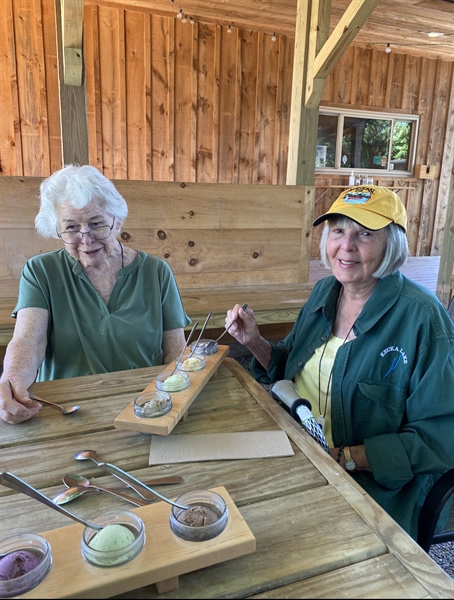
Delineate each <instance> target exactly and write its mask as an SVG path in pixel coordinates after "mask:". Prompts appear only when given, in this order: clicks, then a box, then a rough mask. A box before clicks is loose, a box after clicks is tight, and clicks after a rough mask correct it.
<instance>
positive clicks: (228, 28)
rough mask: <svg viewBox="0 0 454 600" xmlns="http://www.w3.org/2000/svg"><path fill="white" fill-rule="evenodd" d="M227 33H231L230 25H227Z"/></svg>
mask: <svg viewBox="0 0 454 600" xmlns="http://www.w3.org/2000/svg"><path fill="white" fill-rule="evenodd" d="M227 33H232V28H231V27H230V25H229V26H228V27H227Z"/></svg>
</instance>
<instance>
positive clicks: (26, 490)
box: [0, 471, 103, 529]
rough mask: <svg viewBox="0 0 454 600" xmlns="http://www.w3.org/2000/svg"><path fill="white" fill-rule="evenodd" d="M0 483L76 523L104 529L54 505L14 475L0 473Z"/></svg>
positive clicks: (5, 472)
mask: <svg viewBox="0 0 454 600" xmlns="http://www.w3.org/2000/svg"><path fill="white" fill-rule="evenodd" d="M0 483H2V484H3V485H5V486H6V487H9V488H11V489H12V490H16V491H17V492H22V493H23V494H26V495H27V496H30V498H33V499H34V500H38V502H41V503H42V504H45V505H46V506H49V507H50V508H53V509H54V510H56V511H57V512H60V513H62V514H64V515H66V516H67V517H69V518H70V519H74V521H77V522H78V523H82V525H85V526H86V527H90V528H91V529H103V525H95V524H94V523H90V522H89V521H85V519H82V518H81V517H78V516H76V515H74V514H73V513H72V512H69V510H66V508H62V507H61V506H59V505H58V504H54V503H53V502H52V500H51V499H50V498H48V497H47V496H45V495H44V494H41V492H38V490H37V489H35V488H34V487H32V486H31V485H29V484H28V483H26V482H25V481H24V480H23V479H20V478H19V477H17V476H16V475H13V473H8V471H4V472H3V473H0Z"/></svg>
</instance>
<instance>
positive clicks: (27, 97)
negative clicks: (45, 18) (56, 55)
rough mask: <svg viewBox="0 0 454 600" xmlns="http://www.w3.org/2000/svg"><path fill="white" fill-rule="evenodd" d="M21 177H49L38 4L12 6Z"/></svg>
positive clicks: (20, 1)
mask: <svg viewBox="0 0 454 600" xmlns="http://www.w3.org/2000/svg"><path fill="white" fill-rule="evenodd" d="M13 10H14V23H15V28H16V31H15V33H16V38H15V40H16V63H17V81H18V88H19V90H22V91H23V93H20V94H19V111H20V122H21V137H22V153H23V172H24V175H30V176H39V175H43V174H44V175H49V173H50V168H49V131H48V126H47V107H46V98H45V93H44V90H45V89H46V80H45V68H46V67H45V61H44V46H43V31H42V14H41V2H30V0H16V1H15V2H13Z"/></svg>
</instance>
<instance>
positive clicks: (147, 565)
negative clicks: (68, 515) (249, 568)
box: [20, 486, 256, 598]
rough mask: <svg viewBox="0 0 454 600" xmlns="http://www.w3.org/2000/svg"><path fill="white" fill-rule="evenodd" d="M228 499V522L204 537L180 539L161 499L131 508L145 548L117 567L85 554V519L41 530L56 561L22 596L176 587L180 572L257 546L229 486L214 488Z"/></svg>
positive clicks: (105, 594)
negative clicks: (95, 562) (142, 531)
mask: <svg viewBox="0 0 454 600" xmlns="http://www.w3.org/2000/svg"><path fill="white" fill-rule="evenodd" d="M213 491H214V492H217V493H218V494H219V495H220V496H222V497H223V498H224V500H225V502H226V505H227V508H228V511H229V515H228V521H227V526H226V528H225V529H224V531H223V532H222V533H221V534H219V535H218V536H217V537H215V538H213V539H211V540H207V541H204V542H189V541H186V540H182V539H181V538H179V537H178V536H177V535H175V534H174V533H173V531H172V530H171V528H170V510H171V506H170V505H169V504H168V503H167V502H163V501H161V502H157V503H156V504H150V506H142V507H140V508H136V509H132V511H131V512H134V513H137V515H139V516H140V518H141V519H142V521H143V522H144V525H145V534H146V541H145V545H144V547H143V549H142V551H141V552H140V553H139V554H138V555H137V556H136V557H135V558H134V559H133V560H132V561H130V562H128V563H125V564H123V565H119V566H117V567H104V568H103V567H95V566H94V565H91V564H90V563H88V562H87V561H86V560H85V559H84V558H83V557H82V554H81V542H82V534H83V530H84V526H83V525H79V524H74V525H69V526H68V527H60V528H59V529H53V530H51V531H45V532H44V533H40V535H41V536H42V537H44V538H45V539H46V540H47V541H48V542H49V544H50V546H51V549H52V558H53V564H52V567H51V570H50V571H49V573H48V574H47V576H46V577H45V578H44V580H43V581H42V582H41V583H40V584H39V585H38V586H37V587H35V588H34V589H32V590H30V591H29V592H26V593H25V594H22V595H21V596H20V598H109V597H111V596H116V595H118V594H123V593H125V592H128V591H131V590H134V589H137V588H141V587H143V586H146V585H150V584H152V583H155V584H156V585H157V589H158V592H159V593H162V592H164V591H170V590H171V589H176V588H177V587H178V576H179V575H183V574H184V573H190V572H191V571H196V570H198V569H202V568H205V567H208V566H210V565H214V564H217V563H220V562H224V561H226V560H231V559H232V558H237V557H238V556H243V555H245V554H250V553H252V552H255V548H256V543H255V537H254V535H253V534H252V532H251V530H250V529H249V527H248V525H247V523H246V522H245V521H244V519H243V517H242V516H241V513H240V512H239V510H238V508H237V507H236V505H235V503H234V502H233V500H232V498H231V497H230V495H229V493H228V492H227V490H226V489H225V487H223V486H221V487H217V488H213Z"/></svg>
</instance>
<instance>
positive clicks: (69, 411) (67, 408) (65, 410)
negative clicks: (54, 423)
mask: <svg viewBox="0 0 454 600" xmlns="http://www.w3.org/2000/svg"><path fill="white" fill-rule="evenodd" d="M8 383H9V387H10V388H11V393H12V394H13V396H14V388H13V384H12V383H11V381H10V380H9V379H8ZM28 395H29V396H30V398H31V399H32V400H37V401H38V402H41V403H42V404H49V406H54V407H55V408H59V409H60V410H61V412H62V413H63V414H64V415H71V414H72V413H74V412H76V411H77V410H79V408H80V406H62V405H61V404H55V402H51V401H50V400H44V399H43V398H40V397H39V396H37V395H36V394H33V393H31V392H28Z"/></svg>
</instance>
